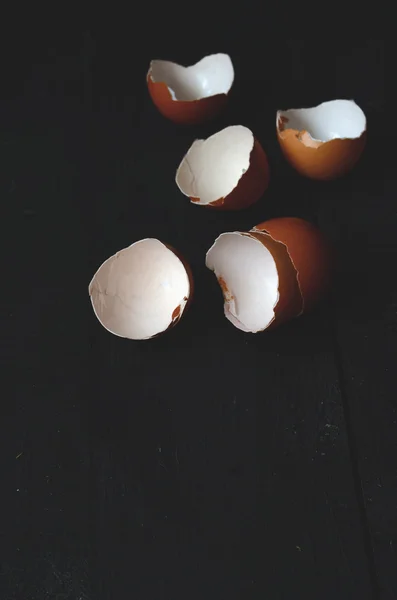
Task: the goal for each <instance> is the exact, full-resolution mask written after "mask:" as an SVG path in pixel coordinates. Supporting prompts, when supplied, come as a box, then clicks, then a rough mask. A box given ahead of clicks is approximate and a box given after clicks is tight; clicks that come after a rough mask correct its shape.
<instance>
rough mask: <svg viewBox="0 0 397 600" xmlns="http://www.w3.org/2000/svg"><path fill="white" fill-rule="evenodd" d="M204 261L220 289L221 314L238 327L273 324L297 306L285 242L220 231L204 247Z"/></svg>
mask: <svg viewBox="0 0 397 600" xmlns="http://www.w3.org/2000/svg"><path fill="white" fill-rule="evenodd" d="M206 266H207V267H208V268H209V269H211V270H212V271H213V272H214V273H215V275H216V277H217V279H218V283H219V285H220V287H221V289H222V292H223V297H224V313H225V316H226V318H227V319H228V320H229V321H230V322H231V323H232V324H233V325H234V326H235V327H237V328H238V329H240V330H242V331H244V332H247V333H257V332H259V331H263V330H264V329H268V328H270V327H271V328H273V327H276V326H277V325H280V324H281V323H283V322H285V321H287V320H289V319H291V318H293V317H296V316H297V315H298V314H299V313H300V312H301V310H302V296H301V294H300V291H299V286H298V282H297V279H296V271H295V268H294V267H293V265H292V263H291V260H290V258H289V256H288V252H287V250H286V247H285V246H284V245H283V244H280V243H279V242H277V241H275V240H273V239H272V238H271V237H270V236H269V235H267V234H265V233H261V232H238V231H234V232H230V233H223V234H221V235H220V236H219V237H218V238H217V239H216V240H215V242H214V244H213V245H212V247H211V248H210V249H209V250H208V252H207V256H206Z"/></svg>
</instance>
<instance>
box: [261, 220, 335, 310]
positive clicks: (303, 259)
mask: <svg viewBox="0 0 397 600" xmlns="http://www.w3.org/2000/svg"><path fill="white" fill-rule="evenodd" d="M253 231H260V232H265V233H267V234H269V235H270V236H271V237H272V238H273V239H274V240H276V241H278V242H281V243H282V244H284V245H285V247H286V248H287V251H288V254H289V256H290V258H291V261H292V264H293V265H294V267H295V269H296V273H297V279H298V284H299V288H300V291H301V294H302V298H303V304H302V311H301V312H306V311H308V310H310V309H312V308H313V306H314V305H315V304H316V303H317V302H318V300H319V299H320V298H321V297H322V296H323V295H324V294H325V292H326V291H327V290H328V289H329V286H330V282H331V277H332V270H333V269H332V268H333V252H332V249H331V246H330V244H329V242H328V240H327V239H326V238H325V236H324V235H323V234H322V233H321V231H320V230H319V229H318V228H317V227H316V226H315V225H313V224H312V223H309V222H308V221H305V220H303V219H298V218H295V217H284V218H279V219H271V220H269V221H265V222H263V223H260V224H259V225H256V226H255V227H254V229H253Z"/></svg>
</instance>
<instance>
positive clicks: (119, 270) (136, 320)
mask: <svg viewBox="0 0 397 600" xmlns="http://www.w3.org/2000/svg"><path fill="white" fill-rule="evenodd" d="M89 295H90V298H91V302H92V306H93V309H94V312H95V315H96V316H97V318H98V320H99V321H100V323H101V324H102V325H103V327H105V329H107V330H108V331H110V332H111V333H113V334H115V335H117V336H120V337H125V338H129V339H135V340H143V339H149V338H152V337H154V336H157V335H159V334H160V333H162V332H164V331H166V330H167V329H168V328H170V327H172V326H173V325H175V324H176V323H177V322H178V321H179V319H180V318H181V316H182V314H183V312H184V310H185V308H186V306H187V303H188V301H189V298H190V296H191V274H190V272H187V270H186V268H185V266H184V264H183V263H182V261H181V260H180V259H179V258H178V256H177V255H176V254H175V253H174V251H173V249H172V248H170V247H168V246H166V245H165V244H163V243H162V242H160V241H159V240H156V239H152V238H147V239H144V240H140V241H138V242H135V243H134V244H132V245H131V246H129V247H128V248H124V249H123V250H120V251H119V252H117V253H116V254H115V255H114V256H111V257H110V258H108V259H107V260H106V261H105V262H104V263H103V264H102V265H101V266H100V267H99V269H98V270H97V272H96V273H95V275H94V277H93V279H92V281H91V283H90V285H89Z"/></svg>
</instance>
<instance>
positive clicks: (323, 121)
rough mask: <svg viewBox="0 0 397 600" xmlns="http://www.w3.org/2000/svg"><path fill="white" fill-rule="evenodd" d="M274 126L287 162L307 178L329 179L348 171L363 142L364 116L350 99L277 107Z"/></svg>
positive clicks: (353, 163)
mask: <svg viewBox="0 0 397 600" xmlns="http://www.w3.org/2000/svg"><path fill="white" fill-rule="evenodd" d="M276 128H277V137H278V141H279V143H280V147H281V150H282V152H283V154H284V156H285V157H286V159H287V160H288V162H289V163H290V164H291V165H292V166H293V167H294V168H295V169H296V170H297V171H298V172H299V173H300V174H301V175H304V176H306V177H310V178H311V179H319V180H330V179H335V178H337V177H340V176H342V175H345V174H346V173H348V172H349V171H350V170H351V169H352V168H353V167H354V165H355V164H356V163H357V161H358V160H359V158H360V156H361V154H362V152H363V150H364V147H365V142H366V118H365V115H364V113H363V111H362V110H361V108H360V107H359V106H358V105H357V104H356V103H355V102H353V101H352V100H332V101H330V102H323V103H322V104H320V105H318V106H316V107H314V108H308V109H290V110H287V111H278V112H277V121H276Z"/></svg>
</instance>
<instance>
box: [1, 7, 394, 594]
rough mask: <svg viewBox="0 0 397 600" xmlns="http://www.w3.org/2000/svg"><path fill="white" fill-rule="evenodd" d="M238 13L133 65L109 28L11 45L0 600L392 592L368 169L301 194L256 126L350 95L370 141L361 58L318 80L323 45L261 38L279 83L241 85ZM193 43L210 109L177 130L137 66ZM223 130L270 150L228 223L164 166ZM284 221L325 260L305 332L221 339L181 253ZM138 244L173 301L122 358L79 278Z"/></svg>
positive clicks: (211, 306)
mask: <svg viewBox="0 0 397 600" xmlns="http://www.w3.org/2000/svg"><path fill="white" fill-rule="evenodd" d="M240 16H241V22H240V27H239V29H238V31H237V32H236V31H234V30H233V33H231V30H230V28H228V27H225V28H224V29H223V34H222V35H223V37H219V35H217V36H215V33H214V32H215V29H214V31H209V32H208V36H207V39H206V40H205V42H206V43H205V44H204V42H203V43H202V45H201V46H200V44H199V43H198V44H197V46H195V47H194V49H192V47H191V46H190V45H189V44H188V41H189V37H190V35H191V33H189V35H188V33H186V34H181V36H179V37H178V39H177V42H176V41H173V36H172V35H170V32H169V30H167V31H165V32H164V33H163V34H162V37H158V38H156V39H153V40H151V42H150V43H149V42H148V41H147V40H146V41H145V42H144V43H143V45H142V46H141V49H140V52H139V53H136V48H137V46H136V44H137V42H136V39H135V38H134V36H131V35H130V33H129V35H127V33H128V31H127V26H126V25H125V26H121V30H120V29H119V28H118V29H117V31H116V30H115V31H112V29H111V28H110V29H109V30H106V34H105V33H104V32H103V31H104V30H103V29H102V30H101V29H98V30H96V29H95V27H93V28H92V29H91V30H90V33H87V30H86V29H85V28H81V30H78V27H75V29H74V30H73V34H72V33H70V32H69V34H68V35H66V34H65V35H64V36H63V35H60V34H59V35H56V32H54V31H52V32H51V33H48V36H47V39H45V38H44V39H43V38H41V39H40V43H38V44H37V47H36V49H35V50H34V52H33V55H32V62H34V65H35V66H34V68H33V69H32V70H31V72H30V76H29V77H28V78H27V79H26V81H25V84H24V85H25V96H26V97H25V99H20V101H19V102H18V103H16V104H15V107H14V112H13V113H11V116H12V118H10V120H9V122H8V125H7V127H5V128H4V129H3V133H2V140H1V142H2V146H1V153H2V154H1V156H2V174H1V193H2V198H4V199H5V200H4V202H3V207H4V215H5V216H4V219H3V220H2V224H3V228H4V239H5V240H6V243H7V246H6V247H7V257H8V259H7V261H6V264H5V267H4V271H3V273H4V277H5V279H6V281H7V282H8V286H7V294H6V295H3V297H5V296H6V298H5V300H6V303H7V304H6V306H5V310H4V311H2V312H3V314H5V315H6V319H5V320H4V322H5V328H4V329H5V335H4V336H2V339H3V340H5V341H4V342H3V345H2V348H1V359H2V367H4V369H3V371H4V381H5V385H4V390H6V389H8V390H10V391H9V392H7V393H5V392H3V394H2V403H1V416H2V418H1V438H0V439H1V442H0V446H1V453H0V464H1V467H2V473H3V484H2V501H1V506H2V511H1V522H0V534H1V538H0V540H1V541H0V552H1V554H0V556H1V558H0V574H1V575H0V595H1V598H2V599H3V598H4V600H20V599H21V600H22V599H23V600H27V599H29V600H30V599H31V600H43V599H47V598H48V599H49V600H50V599H51V600H61V599H62V600H81V599H84V600H91V598H95V599H96V600H114V598H124V597H127V596H128V597H129V596H132V597H134V598H137V599H139V600H146V599H148V600H152V599H154V598H156V599H157V598H159V599H160V598H164V599H167V600H168V599H172V600H174V599H178V598H186V597H189V598H191V599H192V600H196V599H197V600H202V598H204V597H206V598H226V597H227V598H230V599H240V598H244V600H247V599H249V598H254V599H256V598H262V597H271V598H274V600H278V599H280V600H284V599H288V600H290V598H293V597H297V596H298V597H302V598H312V597H313V598H319V597H321V598H324V600H328V598H329V599H330V600H331V599H332V600H334V599H335V598H336V597H337V598H340V599H341V600H343V599H344V598H346V600H350V599H351V598H360V600H366V599H368V600H369V599H375V598H381V599H382V600H383V599H385V600H391V599H392V598H395V597H396V589H397V588H396V580H395V573H396V569H395V547H394V544H396V545H397V539H396V521H395V504H396V497H397V496H396V487H395V481H396V479H395V474H396V464H397V463H396V453H395V450H396V448H395V426H396V425H395V418H394V412H395V401H394V397H395V394H394V388H395V383H396V381H395V369H394V367H393V360H394V356H395V350H396V344H397V340H396V328H395V310H394V307H395V302H396V288H395V283H394V281H395V278H394V280H393V278H392V277H389V278H387V277H385V275H386V274H387V273H388V272H389V271H390V270H391V269H392V268H394V258H395V250H396V247H395V234H396V218H395V217H396V215H395V203H394V194H395V180H394V179H393V177H394V176H393V173H392V162H391V160H390V159H389V162H388V160H387V158H386V159H385V160H384V161H383V162H381V161H380V160H379V158H378V154H379V152H378V149H379V147H380V146H379V144H382V148H383V138H382V136H380V137H381V138H382V141H379V144H378V145H376V144H374V146H373V147H372V150H371V149H370V150H369V152H368V154H367V155H366V158H365V161H363V163H362V165H360V167H359V168H357V170H356V171H355V172H354V173H352V174H351V176H349V177H348V178H345V179H344V180H341V181H339V182H334V183H332V184H329V185H326V186H324V185H322V184H318V183H315V182H309V181H307V180H304V179H303V178H299V177H298V176H297V175H296V174H295V173H293V172H292V171H291V169H290V168H289V167H288V165H287V164H286V163H285V162H283V159H282V157H281V152H280V150H279V148H278V145H277V141H276V138H275V123H274V120H275V114H276V110H277V109H279V108H288V107H289V106H291V105H292V106H300V105H302V106H303V105H305V104H308V103H310V104H315V103H316V102H317V100H321V99H324V97H328V96H329V95H331V96H335V97H336V96H349V95H350V96H356V99H357V100H358V101H359V102H360V101H362V102H363V104H364V108H366V109H368V110H369V111H370V112H371V111H372V113H373V115H374V122H377V123H378V125H379V122H380V119H379V118H378V116H377V115H379V114H381V111H382V108H383V107H384V96H383V95H382V93H380V92H379V86H381V85H382V79H381V77H382V75H380V74H379V73H381V64H383V63H382V48H383V47H382V45H381V44H378V43H375V42H373V44H372V45H369V46H368V48H366V47H364V48H361V49H360V50H357V52H355V53H354V52H351V53H350V54H348V56H349V57H350V58H349V60H347V61H346V64H345V56H346V55H347V53H348V49H347V47H346V48H345V47H343V46H342V47H341V48H342V49H341V57H340V58H338V59H337V61H336V66H335V65H334V57H333V56H331V54H330V53H327V51H326V50H323V51H322V53H321V52H320V51H318V53H317V55H316V56H313V55H312V53H311V52H310V49H309V46H308V45H307V44H305V43H304V42H302V41H297V40H293V41H291V42H289V43H287V44H284V43H281V42H277V41H274V40H273V41H271V38H269V39H268V41H267V42H266V44H267V46H266V47H264V48H263V51H264V52H265V54H268V55H271V54H272V53H273V54H275V53H276V54H277V55H278V56H279V58H280V61H281V63H282V64H291V69H292V75H293V77H292V79H293V82H294V86H293V88H292V87H291V82H290V81H289V80H288V79H287V78H286V77H284V76H283V77H281V76H280V74H279V69H278V67H277V65H275V64H273V63H272V65H269V69H267V70H266V72H261V73H260V77H258V68H257V65H255V64H254V63H252V61H249V60H248V59H249V57H250V56H251V55H252V52H253V49H254V47H255V36H253V35H252V31H251V30H249V31H250V32H251V35H250V37H249V41H248V42H247V43H246V44H244V48H245V50H244V51H242V50H241V48H242V47H243V44H242V40H243V38H244V36H245V38H246V39H247V35H248V34H247V31H248V28H247V26H246V25H247V22H248V21H247V22H246V18H245V17H244V15H240ZM240 16H239V19H240ZM230 18H231V17H230ZM233 18H234V17H233ZM232 24H233V23H232V21H231V23H230V25H232ZM244 24H245V25H244ZM244 27H245V29H244ZM244 32H245V33H244ZM184 36H185V37H184ZM211 36H212V37H211ZM261 39H266V36H265V38H261ZM211 40H212V41H211ZM215 41H216V44H215ZM210 42H211V43H210ZM200 43H201V42H200ZM212 43H213V44H214V46H215V45H216V48H215V50H216V49H217V48H219V47H220V46H221V47H223V46H224V47H225V48H224V49H226V48H227V50H226V51H230V53H231V54H234V55H235V57H236V58H235V66H236V72H237V73H238V77H237V78H236V89H235V90H234V93H233V96H232V98H233V101H231V102H230V105H229V108H228V112H227V113H226V114H225V115H224V116H223V117H221V118H220V119H219V120H218V121H217V122H216V124H214V127H215V129H211V128H212V127H213V126H212V125H211V126H210V125H208V126H205V127H203V128H198V127H190V128H176V127H175V125H173V124H172V123H170V122H168V121H167V120H166V119H163V118H162V117H161V115H160V114H158V113H157V112H156V110H155V108H154V107H153V106H152V105H151V103H150V101H149V99H148V97H147V90H146V88H145V81H144V76H145V73H146V69H147V65H148V64H149V61H150V60H151V59H152V58H154V57H159V58H170V59H173V58H174V59H175V60H176V59H178V58H181V56H180V52H181V51H180V47H181V44H182V46H183V47H184V53H183V57H182V58H181V60H186V62H187V63H188V62H194V60H197V59H198V58H200V55H201V54H204V53H205V52H206V48H207V46H208V45H211V44H212ZM264 43H265V42H264ZM50 46H51V47H52V48H53V50H52V51H51V52H49V50H48V49H49V47H50ZM229 46H230V48H229ZM233 48H234V49H235V51H234V53H233ZM185 50H186V52H185ZM373 56H375V57H376V58H374V59H372V58H371V57H373ZM233 58H234V57H233ZM371 60H372V61H373V62H371ZM363 62H364V63H365V64H366V65H367V66H366V68H365V69H364V68H362V69H361V70H360V69H359V65H361V64H362V63H363ZM320 63H321V64H323V65H324V64H325V65H326V66H327V67H328V68H329V71H328V76H327V77H325V75H321V72H320V74H319V70H318V66H319V64H320ZM344 65H345V66H344ZM243 67H244V68H243ZM330 71H331V72H332V73H333V75H332V77H330V76H329V72H330ZM28 72H29V69H28ZM352 72H354V73H355V77H354V78H352V77H351V73H352ZM126 73H128V77H126V76H125V74H126ZM314 74H316V77H315V78H314ZM269 79H272V80H273V85H271V86H269V85H268V82H269ZM314 79H315V81H316V87H315V88H314V87H313V85H312V84H310V82H312V81H313V80H314ZM366 80H368V81H366ZM354 82H355V83H354ZM265 84H266V89H267V90H268V92H267V93H266V94H265V95H264V94H263V86H264V85H265ZM305 84H306V85H305ZM310 86H311V87H310ZM247 89H252V90H253V93H252V94H251V95H250V96H249V97H248V96H247V94H246V90H247ZM261 89H262V92H261V91H260V90H261ZM22 114H23V115H24V120H22V119H21V115H22ZM269 115H270V116H269ZM272 115H274V119H273V117H272ZM377 119H378V120H377ZM239 122H243V123H244V124H245V125H247V126H249V127H251V128H252V129H253V131H254V132H255V135H256V136H257V137H258V139H259V140H260V142H261V144H262V145H263V147H264V148H265V150H266V152H267V154H268V156H269V159H270V164H271V169H272V170H271V176H272V182H271V186H270V188H269V191H268V193H267V195H266V197H264V199H263V200H262V201H260V202H259V203H258V204H257V205H256V206H254V207H252V208H251V209H249V210H247V211H245V212H242V213H233V214H214V213H213V212H210V211H206V210H204V209H201V208H200V207H195V206H191V205H189V203H187V202H186V201H185V199H184V198H183V197H182V196H181V195H180V193H179V192H178V189H177V187H176V185H175V183H174V173H175V169H176V167H177V165H178V164H179V162H180V159H181V157H182V156H183V155H184V153H185V152H186V150H187V148H188V147H189V146H190V144H191V141H192V139H194V138H195V137H207V136H208V135H209V134H210V133H213V132H214V131H215V130H217V129H220V128H221V127H222V126H225V125H226V124H231V123H239ZM379 139H380V138H379V137H378V140H379ZM371 143H372V142H371V140H370V139H369V142H368V144H369V148H371V146H370V144H371ZM383 151H384V150H383ZM371 152H372V153H371ZM375 165H378V166H377V167H376V168H375ZM379 165H381V166H379ZM284 215H289V216H301V217H305V218H308V219H309V220H312V221H315V222H317V223H318V224H320V226H321V227H322V228H323V229H324V230H325V231H327V232H328V233H329V234H330V236H331V237H332V239H333V240H334V242H335V244H336V245H337V246H338V248H339V250H340V251H341V250H342V249H344V248H346V249H347V256H348V259H345V260H344V261H343V263H342V265H343V269H341V272H340V276H339V280H338V287H337V289H336V291H335V294H334V297H333V298H332V299H331V300H329V301H328V302H326V303H324V304H323V305H322V306H321V307H319V309H318V310H317V311H316V312H315V313H313V314H312V315H308V316H307V317H303V318H302V319H300V320H297V321H295V322H293V323H291V324H290V325H288V326H284V327H282V328H281V329H280V330H278V331H275V332H272V333H269V334H268V335H263V336H261V335H256V336H252V335H244V334H242V333H241V332H239V331H237V330H236V329H234V328H233V327H232V326H231V325H230V324H229V323H228V322H227V321H226V320H225V319H224V317H223V315H222V299H221V294H220V292H219V289H218V286H217V284H216V281H215V280H214V278H213V276H212V274H211V273H210V272H209V271H208V270H206V269H205V266H204V256H205V251H206V250H207V249H208V248H209V247H210V245H211V244H212V242H213V240H214V239H215V237H216V236H217V235H219V233H221V232H222V231H227V230H233V229H248V228H250V227H252V226H253V225H254V224H255V223H259V222H260V221H263V220H265V219H268V218H271V217H275V216H284ZM4 225H5V227H4ZM148 235H150V236H154V237H159V238H160V239H162V240H163V241H164V242H167V243H170V244H172V245H174V246H175V247H176V248H177V249H178V250H179V251H181V252H182V253H183V254H184V256H185V257H186V259H187V260H188V261H189V262H190V264H191V266H192V268H193V272H194V276H195V283H196V290H197V292H196V296H195V301H194V304H193V306H192V307H191V310H190V311H189V313H188V314H187V315H186V318H185V319H184V321H183V322H182V323H181V324H180V325H178V327H176V328H175V329H174V330H173V331H170V332H169V333H167V335H165V336H163V337H160V338H158V339H155V340H152V341H150V342H149V343H133V342H129V341H127V340H122V339H118V338H115V337H113V336H111V335H110V334H108V333H107V332H106V331H105V330H103V329H102V328H101V327H100V325H99V324H98V322H97V321H96V319H95V317H94V316H93V314H92V311H91V307H90V303H89V299H88V292H87V285H88V282H89V280H90V278H91V276H92V273H93V272H94V271H95V269H96V268H97V266H98V265H99V264H101V262H102V261H103V260H104V259H105V258H106V257H108V256H109V255H111V254H113V253H114V252H115V251H117V250H118V249H119V248H122V247H124V246H126V245H128V244H129V243H131V242H132V241H134V240H136V239H139V238H142V237H145V236H148ZM344 256H346V255H344ZM374 281H375V282H376V283H377V284H379V285H377V288H376V289H379V287H382V290H383V291H384V293H383V294H381V295H379V294H376V293H374V286H373V282H374Z"/></svg>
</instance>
